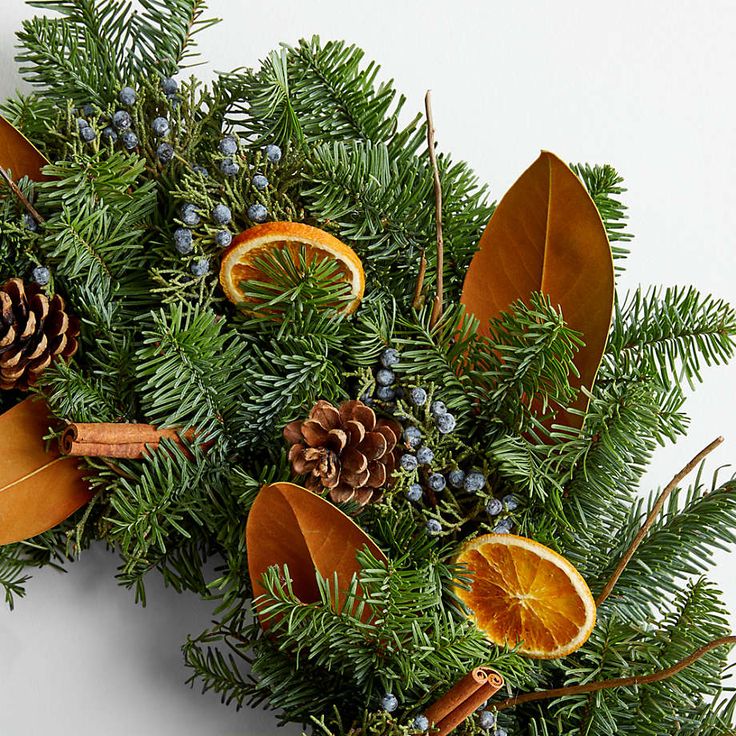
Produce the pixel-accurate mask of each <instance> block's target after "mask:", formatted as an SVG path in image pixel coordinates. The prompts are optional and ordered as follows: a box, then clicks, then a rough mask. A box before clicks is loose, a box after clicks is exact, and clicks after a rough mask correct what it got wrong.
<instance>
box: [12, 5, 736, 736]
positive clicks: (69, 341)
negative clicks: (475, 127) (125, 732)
mask: <svg viewBox="0 0 736 736" xmlns="http://www.w3.org/2000/svg"><path fill="white" fill-rule="evenodd" d="M31 4H32V5H34V6H36V7H39V8H42V9H44V10H49V11H56V12H57V13H58V14H57V15H55V16H53V17H50V18H49V17H36V18H34V19H32V20H29V21H27V22H25V23H24V25H23V29H22V30H21V31H20V32H19V34H18V37H19V41H20V52H19V56H18V59H19V61H20V63H21V65H22V66H21V69H22V72H23V74H24V76H25V78H26V79H27V80H28V81H29V82H30V83H31V84H32V85H34V87H35V90H36V91H35V92H34V93H33V94H31V95H29V96H18V97H17V98H15V99H11V100H8V101H6V102H5V103H4V105H3V107H2V111H3V115H4V118H2V119H1V120H0V174H2V195H1V198H0V277H1V278H0V284H2V286H1V287H0V308H1V311H0V388H1V389H2V391H0V401H1V402H2V410H3V413H2V415H1V416H0V447H1V449H2V453H1V454H0V544H2V545H3V546H2V547H0V584H1V585H2V587H3V589H4V591H5V598H6V600H7V602H8V604H10V605H11V606H12V605H13V601H14V598H15V597H16V596H18V595H22V594H23V583H24V581H25V580H26V579H27V572H28V570H29V569H30V568H34V567H40V566H43V565H49V564H55V565H58V564H61V563H63V562H64V561H66V560H72V559H74V558H75V557H76V556H78V555H79V554H80V553H82V552H83V551H84V550H85V549H86V548H87V547H89V545H90V544H91V543H92V542H93V541H95V540H103V541H104V542H105V543H106V544H107V545H109V546H110V547H111V548H114V549H115V550H116V551H117V552H118V553H119V555H120V558H121V563H120V569H119V579H120V582H121V583H122V584H123V585H126V586H129V587H130V588H133V589H134V590H135V595H136V599H137V600H139V601H142V602H145V585H144V584H145V580H146V577H147V575H149V574H151V573H154V572H155V571H157V572H158V573H160V574H161V575H162V576H163V578H164V580H165V581H166V583H167V584H169V585H171V586H173V587H174V588H176V589H177V590H189V591H193V592H194V593H196V594H198V595H200V596H202V597H204V598H207V599H212V600H217V601H218V602H219V607H218V617H219V620H218V622H217V623H216V624H214V625H213V627H212V628H210V629H209V630H207V631H205V632H204V633H202V634H201V635H198V636H195V637H193V638H191V639H190V640H189V641H188V642H187V643H186V644H185V646H184V655H185V658H186V661H187V663H188V665H189V666H190V667H191V668H192V670H193V675H192V681H193V682H199V683H201V684H202V685H203V687H204V689H205V690H214V691H216V692H217V693H219V694H220V695H221V696H222V699H223V701H225V702H226V703H232V704H235V705H237V706H242V705H244V704H246V703H247V704H251V705H258V704H267V705H268V706H269V707H271V708H273V709H274V710H275V711H277V713H278V716H279V718H280V719H281V720H282V721H283V722H296V723H301V724H304V727H305V728H306V729H307V730H308V731H309V732H310V733H317V734H323V735H328V736H343V735H347V734H351V735H352V736H358V735H359V734H360V735H363V736H369V735H371V736H391V735H394V736H399V735H400V734H401V735H408V734H420V733H434V734H439V735H440V736H442V735H444V734H447V733H450V732H453V733H457V734H480V733H493V734H495V735H496V736H504V735H505V734H519V735H521V734H524V735H527V734H528V735H530V736H543V735H551V734H588V735H589V736H604V735H608V734H619V733H631V734H637V735H642V736H644V735H645V734H649V735H652V736H662V735H663V734H675V733H677V734H680V736H687V735H688V734H692V735H694V734H700V735H703V736H704V735H706V734H709V735H711V734H712V735H715V734H718V735H722V734H726V733H732V732H733V731H732V725H731V724H732V721H733V714H734V709H735V708H736V701H735V700H733V699H730V698H728V697H724V696H722V695H721V694H720V693H721V682H722V675H723V670H724V668H725V664H726V655H727V653H728V648H729V646H730V645H732V644H733V643H734V641H736V639H734V637H731V636H730V635H729V632H728V626H727V623H726V612H725V610H724V607H723V604H722V602H721V600H720V595H719V591H718V590H716V589H715V587H714V586H713V585H712V584H711V583H710V582H708V581H707V580H706V579H705V578H704V577H702V573H703V572H704V571H705V570H706V568H707V567H708V565H709V563H710V561H711V555H712V551H713V550H714V549H715V548H718V547H720V546H722V545H723V544H725V543H726V542H732V541H734V539H735V536H736V535H734V529H736V501H735V500H734V499H736V495H735V494H734V493H733V491H734V481H732V480H726V481H723V480H718V479H717V478H716V479H715V480H714V481H713V482H712V483H710V482H706V480H705V476H704V474H703V472H702V469H701V472H700V473H699V474H698V476H697V478H696V480H695V481H694V483H693V485H692V486H690V487H689V488H688V487H685V486H681V481H683V479H684V478H685V476H686V475H687V474H688V473H689V472H690V471H692V470H694V469H695V468H696V467H697V466H698V465H699V464H700V462H701V460H703V459H704V458H705V456H706V455H707V454H708V453H709V452H710V451H711V450H712V449H714V448H715V447H716V446H717V444H718V443H719V440H715V441H714V442H713V443H712V444H711V445H709V446H708V447H707V448H705V449H704V450H703V452H701V453H700V454H699V455H698V456H697V457H696V458H694V459H693V460H692V461H691V462H689V463H688V464H687V465H686V467H684V468H683V470H682V471H680V472H678V473H677V474H676V475H675V477H674V478H673V480H672V481H671V482H670V483H669V484H668V485H667V486H666V487H665V488H664V490H662V491H661V492H658V493H656V494H654V495H653V496H652V497H651V499H650V500H649V501H644V500H641V499H640V498H639V496H638V495H637V490H638V484H639V480H640V478H641V476H642V473H643V471H644V469H645V467H646V465H647V463H648V461H649V459H650V457H651V455H652V452H653V450H654V449H655V447H656V446H657V445H658V444H661V443H664V442H667V441H673V440H675V439H676V438H677V437H678V436H680V435H682V434H683V433H684V432H685V429H686V426H687V418H686V416H685V415H684V414H683V411H682V405H683V401H684V394H683V384H684V383H686V382H690V383H692V382H694V379H699V378H700V368H701V366H702V364H704V363H705V364H710V363H719V362H723V361H726V360H727V359H729V358H731V357H732V356H733V354H734V349H735V346H736V340H735V336H736V313H735V312H734V311H733V310H732V309H731V308H730V307H729V306H728V305H727V304H725V303H724V302H722V301H718V300H715V299H713V298H711V297H709V296H705V295H702V294H700V293H698V292H697V291H696V290H695V289H693V288H682V289H679V288H678V289H674V288H672V289H665V290H662V289H658V288H653V289H648V290H637V291H636V292H635V293H633V294H628V295H616V294H615V291H614V282H615V272H616V270H617V269H621V268H623V263H624V258H625V256H626V253H627V250H626V244H627V242H628V241H629V240H630V239H631V235H630V234H629V232H628V231H627V229H626V223H625V219H626V216H625V206H624V205H623V204H622V203H621V201H620V196H621V195H622V193H623V192H624V189H623V187H622V180H621V178H620V177H619V176H618V174H617V173H616V171H615V170H614V169H612V168H611V167H610V166H589V165H577V166H568V165H566V164H565V163H563V162H562V161H561V160H560V159H559V158H558V157H557V156H554V155H553V154H551V153H546V152H545V153H542V154H541V156H540V157H539V159H538V160H537V161H535V162H534V163H533V164H532V165H531V166H530V167H529V169H528V170H527V171H526V172H524V173H523V174H522V176H521V177H520V178H519V180H518V181H517V182H516V183H515V184H514V185H513V186H512V188H511V189H510V190H509V192H508V193H507V194H506V195H505V196H504V197H503V198H502V199H501V200H500V202H499V204H498V205H497V206H494V205H493V204H491V203H490V202H489V199H488V195H487V192H486V190H485V188H484V187H482V186H480V185H479V184H478V182H477V180H476V178H475V176H474V175H473V173H472V171H471V170H470V169H469V167H468V166H467V165H466V164H464V163H457V162H453V161H452V160H451V159H450V158H449V157H448V156H446V155H445V154H437V153H436V145H435V141H434V135H435V134H434V129H433V123H432V115H431V105H430V99H429V96H428V97H427V106H426V117H425V116H424V115H421V116H417V118H415V119H414V120H413V121H411V122H409V123H408V124H406V125H402V124H401V123H400V111H401V109H402V106H403V102H404V100H403V98H402V97H400V96H399V95H398V94H397V93H396V91H395V90H394V89H393V87H392V85H391V84H390V83H384V84H381V85H378V84H377V83H376V81H375V80H376V76H377V73H378V67H377V66H376V65H375V64H372V63H368V64H366V63H365V62H364V61H363V58H362V57H363V55H362V52H361V51H360V50H359V49H357V48H355V47H352V46H349V45H346V44H344V43H338V42H328V43H322V42H321V41H320V40H319V39H318V38H313V39H311V40H307V41H301V42H299V43H298V44H297V45H295V46H284V47H282V48H280V49H279V50H277V51H274V52H273V53H271V54H270V55H269V56H268V57H267V58H266V59H265V60H264V61H263V63H262V65H261V66H260V68H259V69H256V70H250V69H246V70H237V71H235V72H233V73H230V74H220V75H219V76H218V77H217V78H216V80H215V81H214V83H212V84H211V85H209V86H205V85H203V84H201V83H199V82H198V81H197V80H196V79H194V78H189V79H187V78H185V77H184V76H183V75H182V74H180V70H181V69H182V67H183V66H184V64H185V61H186V59H187V57H188V56H190V55H191V46H192V36H193V34H194V32H195V31H197V30H201V29H203V28H206V27H208V26H209V25H211V21H209V20H206V19H204V18H203V15H202V14H203V11H204V3H203V2H202V1H201V0H140V2H139V3H138V10H136V11H134V10H132V9H131V7H130V6H129V5H128V4H126V3H125V2H122V0H38V1H37V2H33V3H31ZM703 528H707V529H708V534H707V535H705V534H703V532H702V530H703ZM212 560H215V561H216V565H217V568H216V569H217V573H216V574H215V576H214V579H213V576H212V575H211V574H209V572H208V571H210V570H211V569H212V568H211V566H208V564H207V563H208V561H210V562H211V561H212Z"/></svg>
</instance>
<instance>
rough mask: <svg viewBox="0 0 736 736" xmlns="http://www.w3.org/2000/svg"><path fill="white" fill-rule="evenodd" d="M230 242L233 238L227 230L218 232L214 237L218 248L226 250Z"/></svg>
mask: <svg viewBox="0 0 736 736" xmlns="http://www.w3.org/2000/svg"><path fill="white" fill-rule="evenodd" d="M232 242H233V236H232V233H231V232H230V231H229V230H218V232H217V234H216V235H215V243H217V245H219V246H220V248H226V247H227V246H228V245H230V243H232Z"/></svg>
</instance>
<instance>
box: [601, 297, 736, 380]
mask: <svg viewBox="0 0 736 736" xmlns="http://www.w3.org/2000/svg"><path fill="white" fill-rule="evenodd" d="M734 353H736V310H734V309H733V308H732V307H731V306H730V305H729V304H727V303H726V302H725V301H723V300H720V299H714V298H713V297H712V296H703V295H701V294H700V293H699V292H698V291H696V290H695V289H694V288H692V287H688V288H676V287H673V288H668V289H665V290H664V291H662V290H661V289H654V288H653V289H650V290H648V291H647V292H646V293H643V292H642V291H641V289H637V290H636V291H635V292H634V293H633V294H632V295H631V296H629V297H628V298H627V300H626V301H625V302H624V303H623V304H621V305H618V304H617V306H616V313H615V316H614V322H613V330H612V331H611V335H610V338H609V342H608V346H607V348H606V354H605V356H604V364H603V368H602V371H601V378H603V380H606V379H608V378H610V377H612V376H616V375H625V374H627V373H642V372H648V373H652V374H654V375H657V376H659V378H660V380H661V381H662V383H663V384H664V385H665V386H671V385H675V384H677V383H678V382H679V381H680V379H681V377H682V376H684V377H685V378H687V380H688V382H689V383H690V385H691V386H692V385H693V378H696V379H697V380H698V381H700V380H702V378H701V375H700V371H701V361H702V362H705V364H706V365H711V364H715V365H719V364H721V363H727V362H728V361H729V360H730V359H731V358H732V357H733V355H734Z"/></svg>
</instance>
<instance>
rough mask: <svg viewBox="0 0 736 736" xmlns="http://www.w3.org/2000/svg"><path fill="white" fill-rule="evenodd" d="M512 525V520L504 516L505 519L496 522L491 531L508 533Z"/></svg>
mask: <svg viewBox="0 0 736 736" xmlns="http://www.w3.org/2000/svg"><path fill="white" fill-rule="evenodd" d="M513 526H514V522H513V521H512V520H511V519H509V518H508V517H506V518H505V519H501V521H499V522H498V524H496V526H494V527H493V533H494V534H508V533H509V532H510V531H511V529H512V528H513Z"/></svg>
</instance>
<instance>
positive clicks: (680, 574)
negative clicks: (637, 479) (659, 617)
mask: <svg viewBox="0 0 736 736" xmlns="http://www.w3.org/2000/svg"><path fill="white" fill-rule="evenodd" d="M655 500H656V499H655V498H654V497H652V499H651V501H650V508H651V506H652V505H653V504H654V502H655ZM646 515H648V514H645V513H642V507H641V504H636V505H635V506H634V507H633V508H632V510H631V512H630V518H629V520H628V523H627V524H625V525H624V526H623V527H621V528H619V529H618V530H617V532H616V534H615V535H614V536H613V537H612V538H613V539H615V542H614V543H613V544H611V543H610V542H609V543H605V542H602V543H601V547H602V548H603V550H604V551H605V553H606V554H607V555H608V556H609V558H610V560H611V562H610V565H607V566H604V568H603V570H602V572H601V573H599V574H598V575H596V576H595V577H593V578H589V579H588V580H589V584H590V586H591V589H600V588H601V587H602V586H603V584H604V582H605V581H606V580H607V579H608V578H609V577H610V574H611V568H613V567H615V562H617V561H618V559H619V556H620V555H621V554H622V553H623V551H625V550H626V549H627V548H628V546H629V544H630V543H631V540H632V539H633V538H634V537H635V535H636V533H637V532H638V531H639V528H640V526H641V524H642V520H643V519H644V518H645V517H646ZM734 524H736V495H735V494H734V485H733V481H730V482H726V483H724V484H722V485H721V486H720V487H716V488H713V489H712V490H704V489H703V487H702V486H701V485H700V484H699V483H696V484H694V485H693V486H692V488H691V489H690V490H689V491H688V492H687V493H685V492H682V491H678V492H673V493H672V495H671V497H670V501H669V504H668V508H667V511H666V513H664V514H663V515H662V516H661V517H660V519H658V520H657V521H655V522H654V523H653V524H652V527H651V528H650V530H649V533H648V535H647V536H646V537H645V538H644V540H643V541H642V542H641V544H640V545H639V547H638V549H637V551H636V553H635V555H634V556H633V557H632V559H631V561H630V563H629V565H628V567H627V568H626V569H625V570H624V572H623V573H622V575H621V577H620V578H619V582H618V591H619V593H618V594H617V595H614V596H612V597H611V598H609V599H608V602H607V606H606V608H607V609H608V610H609V611H613V610H615V612H616V614H617V615H619V616H625V617H629V618H631V619H633V620H636V619H639V618H641V617H642V616H648V615H651V610H652V596H653V595H654V594H655V591H656V593H657V594H658V595H660V596H661V597H662V599H663V600H666V599H667V598H668V597H669V596H671V595H672V594H673V593H674V592H676V591H677V590H678V588H679V585H680V583H681V581H682V580H686V579H687V578H689V577H690V576H692V575H696V574H701V573H702V572H704V571H705V570H706V569H707V567H708V565H709V564H711V563H712V558H713V551H714V550H716V549H725V548H726V545H728V544H730V543H733V542H734V541H736V535H735V534H734V531H733V529H734ZM704 527H707V528H708V529H709V534H708V535H703V533H702V529H703V528H704ZM602 610H603V609H602Z"/></svg>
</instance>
